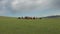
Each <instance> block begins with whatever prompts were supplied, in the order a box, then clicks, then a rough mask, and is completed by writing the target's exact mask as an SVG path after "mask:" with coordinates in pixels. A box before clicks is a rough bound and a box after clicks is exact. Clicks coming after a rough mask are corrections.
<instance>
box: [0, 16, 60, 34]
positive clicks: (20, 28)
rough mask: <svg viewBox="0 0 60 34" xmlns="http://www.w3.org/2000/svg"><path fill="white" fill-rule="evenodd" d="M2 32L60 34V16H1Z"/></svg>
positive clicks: (5, 33) (0, 31)
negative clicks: (20, 17) (19, 17)
mask: <svg viewBox="0 0 60 34" xmlns="http://www.w3.org/2000/svg"><path fill="white" fill-rule="evenodd" d="M0 34H60V18H43V19H41V20H40V19H36V20H28V19H17V18H10V17H0Z"/></svg>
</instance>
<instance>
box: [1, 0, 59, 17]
mask: <svg viewBox="0 0 60 34" xmlns="http://www.w3.org/2000/svg"><path fill="white" fill-rule="evenodd" d="M49 15H60V0H0V16H49Z"/></svg>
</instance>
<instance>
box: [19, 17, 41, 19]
mask: <svg viewBox="0 0 60 34" xmlns="http://www.w3.org/2000/svg"><path fill="white" fill-rule="evenodd" d="M18 19H42V18H40V17H18Z"/></svg>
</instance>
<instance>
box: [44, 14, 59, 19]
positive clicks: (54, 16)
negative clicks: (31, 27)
mask: <svg viewBox="0 0 60 34" xmlns="http://www.w3.org/2000/svg"><path fill="white" fill-rule="evenodd" d="M44 18H60V15H53V16H47V17H44Z"/></svg>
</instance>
